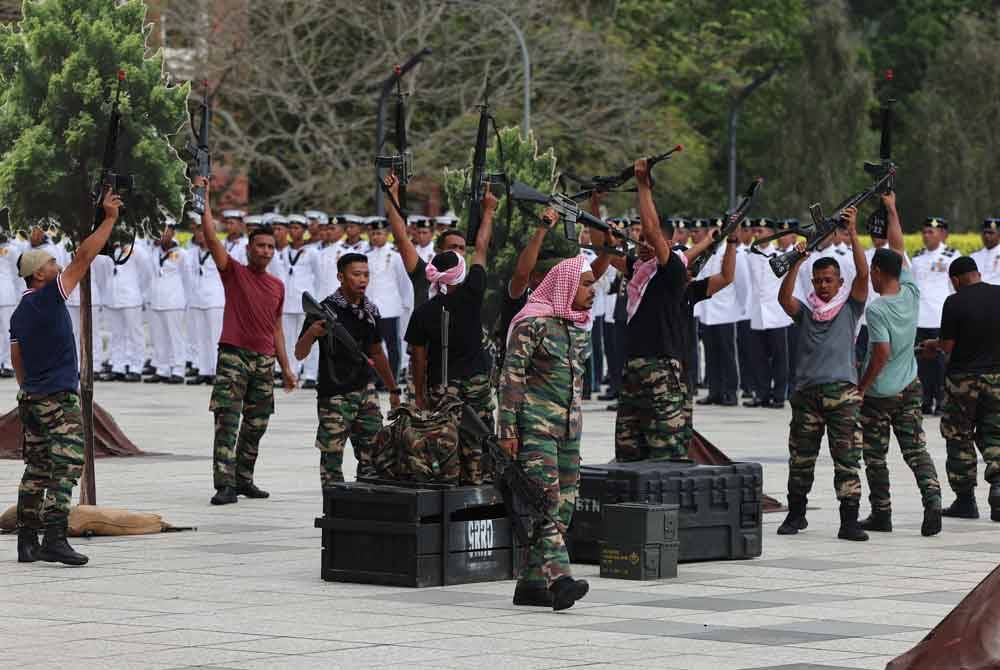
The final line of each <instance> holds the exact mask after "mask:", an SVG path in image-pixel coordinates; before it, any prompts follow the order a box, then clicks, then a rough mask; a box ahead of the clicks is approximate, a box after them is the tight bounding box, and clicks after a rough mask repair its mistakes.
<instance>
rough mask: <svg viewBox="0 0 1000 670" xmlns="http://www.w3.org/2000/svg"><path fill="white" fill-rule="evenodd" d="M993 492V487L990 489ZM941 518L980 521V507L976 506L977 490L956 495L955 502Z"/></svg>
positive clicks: (944, 510)
mask: <svg viewBox="0 0 1000 670" xmlns="http://www.w3.org/2000/svg"><path fill="white" fill-rule="evenodd" d="M990 490H991V491H992V490H993V487H992V486H991V487H990ZM941 516H950V517H953V518H955V519H978V518H979V506H978V505H977V504H976V493H975V489H972V490H970V491H962V492H961V493H956V494H955V502H953V503H952V504H951V505H950V506H949V507H946V508H945V509H943V510H942V511H941Z"/></svg>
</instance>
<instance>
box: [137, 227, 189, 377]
mask: <svg viewBox="0 0 1000 670" xmlns="http://www.w3.org/2000/svg"><path fill="white" fill-rule="evenodd" d="M186 258H187V253H185V251H184V250H183V249H181V247H180V245H179V244H177V243H176V242H175V243H174V244H173V246H172V247H171V248H170V249H168V250H164V249H163V247H162V246H161V245H159V244H157V245H156V246H155V247H153V248H152V249H150V252H149V254H147V256H146V258H145V260H146V265H147V268H148V272H149V277H150V284H149V296H148V302H149V333H150V339H151V340H152V344H153V355H152V361H151V362H152V366H153V367H154V368H155V369H156V374H157V375H159V376H160V377H183V376H184V359H185V357H186V355H187V340H186V338H185V333H184V310H185V309H186V308H187V294H188V291H187V287H186V282H187V279H188V275H187V272H186V269H185V262H184V261H185V259H186Z"/></svg>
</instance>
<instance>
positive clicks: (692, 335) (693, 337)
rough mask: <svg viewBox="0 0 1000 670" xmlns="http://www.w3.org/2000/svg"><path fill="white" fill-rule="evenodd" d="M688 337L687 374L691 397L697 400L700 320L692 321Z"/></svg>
mask: <svg viewBox="0 0 1000 670" xmlns="http://www.w3.org/2000/svg"><path fill="white" fill-rule="evenodd" d="M688 337H689V339H690V341H691V344H690V346H689V347H688V364H687V365H686V366H685V373H686V374H687V384H688V389H689V390H690V393H691V397H692V398H695V397H697V395H698V369H699V367H700V366H699V362H698V359H699V358H700V354H701V352H700V349H699V347H698V320H697V319H691V331H690V332H689V333H688Z"/></svg>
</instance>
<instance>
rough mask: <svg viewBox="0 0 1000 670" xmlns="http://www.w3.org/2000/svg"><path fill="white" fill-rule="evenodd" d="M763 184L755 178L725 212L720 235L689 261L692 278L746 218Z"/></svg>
mask: <svg viewBox="0 0 1000 670" xmlns="http://www.w3.org/2000/svg"><path fill="white" fill-rule="evenodd" d="M763 184H764V178H763V177H757V178H756V179H754V180H753V181H752V182H751V183H750V186H749V187H748V188H747V190H746V192H745V193H743V195H742V196H740V200H739V202H738V203H736V207H734V208H733V209H731V210H730V211H728V212H726V215H725V218H724V223H723V226H722V229H721V230H720V231H719V232H720V235H719V236H718V237H717V238H716V239H715V240H714V241H713V242H712V243H711V244H709V245H708V247H707V248H706V249H705V250H704V251H703V252H701V253H700V254H699V255H698V257H697V258H695V259H694V260H693V261H691V265H690V266H689V270H690V272H691V274H692V276H698V273H699V272H701V269H702V268H703V267H704V266H705V263H707V262H708V259H710V258H711V257H712V255H713V254H714V253H715V251H716V249H718V248H719V245H721V244H722V243H723V242H724V241H725V239H726V238H727V237H729V236H730V235H732V234H733V231H735V230H736V228H737V227H738V226H739V225H740V222H742V221H743V219H745V218H746V217H747V214H748V213H749V211H750V206H751V205H752V204H753V201H754V198H756V197H757V193H759V192H760V187H761V186H763Z"/></svg>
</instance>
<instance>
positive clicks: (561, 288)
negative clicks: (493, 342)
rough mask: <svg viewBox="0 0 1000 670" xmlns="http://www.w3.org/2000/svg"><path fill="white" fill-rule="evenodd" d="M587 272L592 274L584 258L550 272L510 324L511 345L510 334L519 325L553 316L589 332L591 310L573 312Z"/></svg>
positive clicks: (573, 259)
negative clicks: (575, 300)
mask: <svg viewBox="0 0 1000 670" xmlns="http://www.w3.org/2000/svg"><path fill="white" fill-rule="evenodd" d="M587 272H590V263H588V262H587V259H586V258H584V257H583V256H574V257H573V258H567V259H566V260H564V261H561V262H560V263H559V264H558V265H556V266H555V267H554V268H552V269H551V270H549V271H548V273H546V275H545V279H543V280H542V283H541V284H539V285H538V288H536V289H535V290H534V291H532V292H531V295H530V296H529V297H528V304H527V305H525V306H524V309H522V310H521V311H520V312H518V313H517V314H516V315H515V316H514V319H513V320H512V321H511V322H510V328H509V329H507V340H508V341H510V334H511V333H513V332H514V327H515V326H516V325H517V324H518V323H520V322H521V321H524V320H525V319H531V318H544V317H548V316H554V317H556V318H557V319H566V320H567V321H571V322H572V323H573V325H575V326H577V327H579V328H589V327H590V322H591V313H590V310H589V309H588V310H582V311H579V310H575V309H573V299H574V298H576V290H577V289H578V288H579V287H580V276H581V275H583V274H585V273H587Z"/></svg>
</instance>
